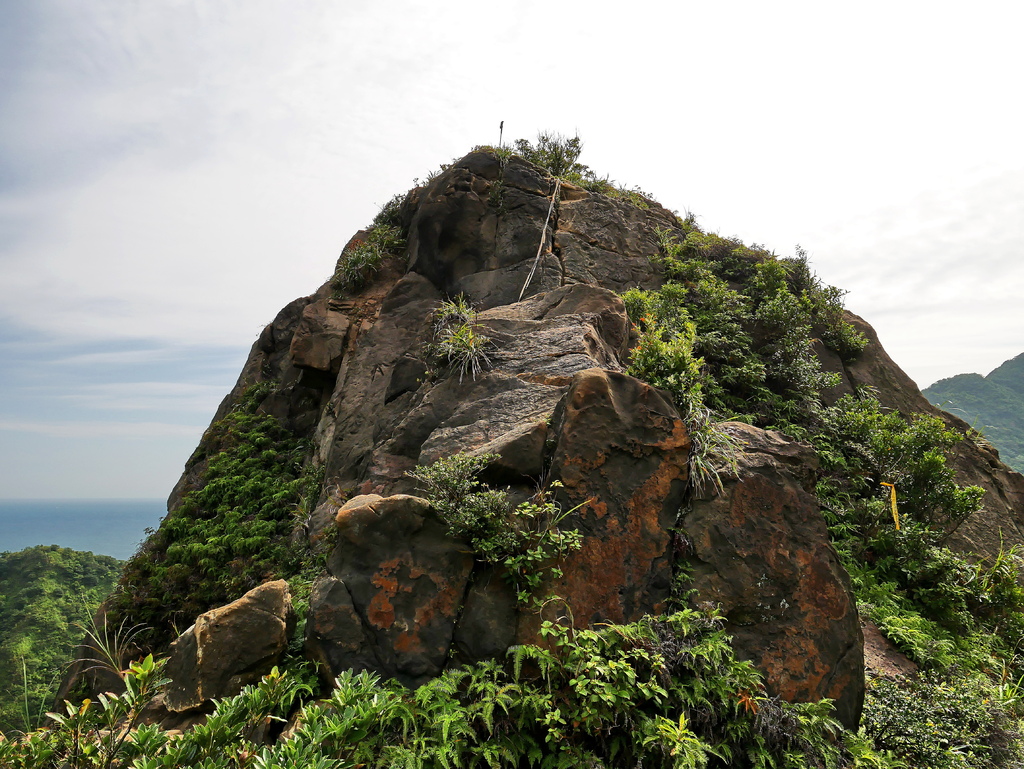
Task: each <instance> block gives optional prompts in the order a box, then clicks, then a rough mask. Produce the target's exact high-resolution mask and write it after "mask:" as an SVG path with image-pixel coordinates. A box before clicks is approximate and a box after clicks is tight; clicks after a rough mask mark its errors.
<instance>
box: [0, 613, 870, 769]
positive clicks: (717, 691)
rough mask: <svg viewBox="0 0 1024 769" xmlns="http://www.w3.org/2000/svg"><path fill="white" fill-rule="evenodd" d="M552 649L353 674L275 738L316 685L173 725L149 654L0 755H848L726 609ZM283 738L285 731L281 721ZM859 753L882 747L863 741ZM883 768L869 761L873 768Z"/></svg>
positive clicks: (9, 760) (146, 759)
mask: <svg viewBox="0 0 1024 769" xmlns="http://www.w3.org/2000/svg"><path fill="white" fill-rule="evenodd" d="M543 633H544V635H545V636H546V638H547V642H546V644H545V646H543V647H541V646H520V647H516V648H515V649H513V650H511V651H510V656H509V659H508V660H507V661H506V662H505V663H504V664H501V663H498V662H485V663H480V664H477V665H474V666H472V667H467V668H458V669H453V670H448V671H446V672H445V673H443V674H442V675H441V676H439V677H438V678H436V679H434V680H433V681H431V682H429V683H427V684H425V685H424V686H421V687H420V688H419V689H417V690H415V691H409V690H407V689H405V688H404V687H402V686H401V685H399V684H397V683H396V682H382V681H381V680H380V679H378V678H377V677H376V676H375V675H373V674H370V673H366V672H362V673H358V674H354V673H351V672H346V673H343V674H342V675H341V676H340V677H339V678H338V679H337V682H336V689H335V690H334V692H333V693H332V694H331V696H330V697H329V698H328V699H326V700H322V701H319V702H314V703H310V704H308V705H306V706H305V707H304V708H303V709H302V710H301V711H300V712H299V713H298V714H297V717H296V720H295V724H296V726H295V727H294V728H293V729H292V730H290V732H289V733H288V734H287V736H282V737H281V738H280V739H278V740H277V741H276V742H273V743H272V744H266V742H265V741H264V740H265V737H264V736H263V735H266V734H267V731H266V729H265V727H264V725H265V724H268V723H273V722H274V721H278V722H280V721H281V720H282V719H284V718H285V717H287V716H288V715H289V714H290V713H291V712H292V711H293V710H294V708H295V706H296V703H297V702H298V700H299V698H301V697H302V696H303V695H305V694H308V693H309V692H308V690H307V689H305V688H304V687H303V686H302V685H301V684H297V683H296V682H295V681H294V680H293V679H292V678H291V677H290V676H289V675H288V674H286V673H280V672H278V671H277V670H276V669H275V670H274V671H273V672H272V673H271V674H270V675H268V676H267V677H266V678H264V680H263V681H262V682H261V683H260V684H258V685H256V686H250V687H247V688H246V689H244V690H243V691H242V692H241V693H240V694H239V695H237V696H235V697H229V698H225V699H223V700H221V701H219V702H218V703H217V704H216V709H215V710H214V712H213V713H212V714H211V715H210V716H209V717H208V718H207V720H206V721H205V723H203V724H200V725H198V726H196V727H194V728H192V729H191V730H189V731H187V732H185V733H183V734H178V735H175V736H172V735H171V734H170V733H168V732H165V731H163V730H162V729H160V728H158V727H155V726H139V725H138V723H139V719H138V713H139V709H140V703H143V702H144V701H145V699H146V696H147V695H148V694H149V693H151V692H152V691H153V689H154V687H155V686H156V685H157V684H158V683H159V682H158V680H157V679H158V677H159V672H160V666H159V664H158V663H153V661H152V659H151V658H150V659H147V660H145V661H143V662H142V663H137V664H136V665H135V666H133V667H132V669H131V670H130V671H129V674H128V677H127V679H128V692H127V693H126V694H125V695H124V696H122V697H110V696H104V698H102V699H101V700H100V701H99V702H98V703H85V704H83V705H82V706H81V707H75V706H68V708H67V713H66V714H54V722H55V723H54V725H53V727H52V728H51V729H48V730H40V731H36V732H33V733H31V734H29V735H26V736H25V737H23V738H21V739H17V740H11V741H0V765H3V766H5V767H6V766H9V767H12V769H22V768H24V769H28V768H29V767H43V766H56V765H65V766H68V767H73V768H74V769H79V768H82V769H84V768H85V767H108V766H127V765H129V763H130V764H131V765H132V766H134V767H136V768H137V769H170V768H171V767H181V766H193V767H204V768H205V769H249V768H250V767H251V768H253V769H271V768H272V767H280V768H281V769H284V768H285V767H287V768H288V769H293V768H294V767H300V766H301V767H315V768H321V769H326V768H328V767H330V768H331V769H342V768H346V769H347V768H349V767H352V768H354V767H358V766H365V767H422V768H424V769H426V768H428V767H429V768H431V769H433V768H434V767H465V768H467V769H468V768H470V767H480V768H481V769H482V767H508V768H509V769H512V768H514V767H542V768H544V769H577V768H578V767H581V766H590V767H619V766H644V767H650V769H670V768H671V769H698V768H704V767H712V768H718V767H727V766H744V767H752V768H756V769H784V768H785V769H797V767H800V768H803V767H812V768H813V767H820V768H824V767H839V766H841V765H843V763H844V759H843V756H842V753H841V748H840V743H839V741H838V735H839V733H840V728H839V726H838V724H837V723H836V722H835V721H834V720H833V719H832V718H831V705H830V703H828V702H827V701H824V702H821V703H813V704H803V705H788V704H785V703H781V702H779V701H777V700H774V699H771V698H769V697H767V696H766V695H765V694H764V690H763V687H762V684H761V678H760V675H759V674H758V673H757V671H756V670H755V669H754V667H753V666H752V665H751V664H750V663H748V662H740V661H738V660H736V658H735V657H734V655H733V652H732V649H731V648H730V646H729V642H728V638H727V637H726V636H725V635H724V633H723V632H722V630H721V619H720V617H718V616H717V615H715V614H705V613H700V612H696V611H693V610H688V611H684V612H680V613H678V614H673V615H670V616H665V617H660V618H645V619H643V620H641V621H640V622H637V623H633V624H630V625H611V626H606V627H604V628H602V629H601V630H573V629H570V628H566V627H561V626H558V625H554V624H551V623H545V625H544V628H543ZM271 734H272V732H271ZM859 754H860V755H861V756H862V757H863V756H869V755H871V753H870V751H869V750H867V749H865V748H864V747H863V745H861V746H860V747H859ZM858 765H861V766H867V765H868V764H866V763H861V764H858Z"/></svg>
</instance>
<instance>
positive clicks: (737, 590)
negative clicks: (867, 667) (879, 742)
mask: <svg viewBox="0 0 1024 769" xmlns="http://www.w3.org/2000/svg"><path fill="white" fill-rule="evenodd" d="M728 432H729V433H730V434H731V435H733V437H735V438H736V439H737V440H738V441H739V443H740V446H741V447H742V450H741V451H740V453H739V457H738V462H737V474H736V477H735V478H733V479H730V480H728V481H726V482H725V484H724V490H723V491H722V493H715V492H714V489H711V490H709V492H706V493H705V494H704V495H702V496H701V498H697V499H693V500H692V501H691V504H690V510H689V511H688V512H687V513H686V514H685V515H684V516H683V518H682V531H683V533H684V535H685V538H686V539H685V542H684V543H683V545H682V547H683V549H684V551H685V554H686V555H685V559H686V562H687V563H688V565H689V569H690V576H691V578H692V588H693V589H694V590H695V591H696V595H697V596H699V600H701V601H707V602H709V603H711V604H716V605H718V606H719V607H720V608H721V610H722V612H723V613H724V614H725V616H726V620H727V624H726V629H727V631H728V632H729V634H730V635H731V636H732V637H733V641H734V646H735V648H736V649H737V652H738V653H739V655H740V656H741V657H742V658H745V659H749V660H751V661H752V662H753V663H754V664H755V665H757V667H759V668H760V669H762V670H764V671H765V673H766V677H767V678H766V680H767V683H768V687H769V691H770V692H771V693H772V694H776V695H778V696H781V697H782V698H783V699H785V700H790V701H804V700H808V699H812V698H815V697H818V698H820V697H822V696H825V697H829V698H831V699H834V700H835V701H836V711H837V716H838V717H839V719H840V720H841V721H842V722H843V723H844V724H846V725H847V726H851V725H855V724H856V723H857V722H858V721H859V719H860V710H861V705H862V703H863V695H864V690H863V679H864V658H863V640H862V637H861V631H860V626H859V620H858V616H857V607H856V606H855V605H854V602H853V601H852V600H851V596H850V584H849V577H848V576H847V575H846V571H845V570H844V569H843V567H842V566H841V565H840V563H839V558H838V556H837V555H836V553H835V551H834V550H833V549H832V546H831V545H830V544H829V540H828V531H827V530H826V527H825V522H824V520H823V519H822V517H821V515H820V513H819V510H818V504H817V500H816V499H815V497H814V496H813V495H812V493H811V491H812V489H813V484H814V481H815V470H816V469H817V460H816V458H815V456H814V454H813V453H812V452H811V451H810V450H809V449H807V448H806V447H803V446H801V445H800V444H797V443H793V442H792V441H788V440H786V439H785V438H783V436H782V435H781V434H779V433H774V432H766V431H764V430H759V429H757V428H756V427H751V426H750V425H745V424H740V423H728Z"/></svg>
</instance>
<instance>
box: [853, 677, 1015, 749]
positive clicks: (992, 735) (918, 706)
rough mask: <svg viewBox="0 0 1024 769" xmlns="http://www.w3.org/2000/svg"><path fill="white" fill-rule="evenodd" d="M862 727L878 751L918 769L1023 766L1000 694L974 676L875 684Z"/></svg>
mask: <svg viewBox="0 0 1024 769" xmlns="http://www.w3.org/2000/svg"><path fill="white" fill-rule="evenodd" d="M863 729H864V732H865V733H866V734H867V735H868V736H870V737H871V738H872V739H873V740H874V743H875V745H876V746H877V747H879V748H881V749H884V750H890V751H892V752H893V753H895V754H897V755H899V756H900V757H901V758H903V759H905V760H906V761H907V762H908V763H909V764H910V765H911V766H914V767H925V766H926V767H929V769H947V768H948V769H954V768H956V767H977V768H978V769H988V768H989V767H1003V766H1019V765H1020V764H1019V762H1020V761H1021V759H1022V758H1024V755H1022V754H1021V752H1020V744H1019V743H1020V734H1019V733H1018V732H1017V725H1016V724H1015V723H1013V721H1012V720H1011V719H1010V717H1009V716H1008V715H1007V712H1006V708H1005V702H1004V701H1003V700H1002V699H1001V697H1000V693H999V692H998V691H997V690H995V689H994V688H993V687H992V685H991V684H990V683H989V682H988V681H986V680H985V679H984V678H980V677H975V676H964V675H956V674H953V675H949V676H941V677H940V676H935V675H928V676H924V677H922V678H921V679H919V680H912V681H901V682H893V681H887V680H884V679H875V680H872V681H870V685H869V687H868V692H867V697H866V699H865V703H864V717H863Z"/></svg>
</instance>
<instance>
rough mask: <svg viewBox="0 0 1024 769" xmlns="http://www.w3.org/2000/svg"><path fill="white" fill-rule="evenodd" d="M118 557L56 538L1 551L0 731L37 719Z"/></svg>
mask: <svg viewBox="0 0 1024 769" xmlns="http://www.w3.org/2000/svg"><path fill="white" fill-rule="evenodd" d="M120 574H121V562H120V561H118V560H117V559H116V558H111V557H110V556H106V555H93V554H92V553H84V552H79V551H77V550H69V549H67V548H63V547H58V546H57V545H41V546H39V547H30V548H28V549H27V550H21V551H20V552H16V553H0V731H3V732H10V731H12V730H24V729H28V728H31V727H34V726H36V725H38V724H39V723H40V722H41V721H42V720H43V718H42V716H43V713H45V712H46V711H47V710H49V709H50V707H51V706H52V704H53V703H52V700H53V695H54V693H55V692H56V691H57V684H58V683H60V678H61V676H62V675H63V673H64V671H65V669H66V666H67V664H68V662H69V657H70V654H71V651H72V647H73V645H74V644H76V643H77V642H78V641H79V639H80V638H81V637H82V633H83V631H82V628H81V627H79V623H80V624H81V625H82V626H88V623H89V620H90V618H91V617H92V615H93V612H95V610H96V607H97V606H99V604H100V601H102V600H103V599H104V598H106V597H107V595H108V594H109V593H110V591H111V590H112V589H113V587H114V584H115V583H116V582H117V579H118V577H119V576H120Z"/></svg>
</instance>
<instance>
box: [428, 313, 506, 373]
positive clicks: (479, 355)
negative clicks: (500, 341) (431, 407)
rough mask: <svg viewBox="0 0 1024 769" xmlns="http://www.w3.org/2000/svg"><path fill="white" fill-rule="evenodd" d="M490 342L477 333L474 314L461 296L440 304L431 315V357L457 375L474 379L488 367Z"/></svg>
mask: <svg viewBox="0 0 1024 769" xmlns="http://www.w3.org/2000/svg"><path fill="white" fill-rule="evenodd" d="M490 343H491V340H490V339H489V338H488V337H486V336H484V335H483V334H481V333H480V332H478V331H477V330H476V311H475V310H474V309H473V308H472V307H471V306H470V304H469V302H468V300H467V299H466V298H465V297H464V296H458V297H456V298H455V299H453V300H450V301H446V302H442V303H441V306H440V307H438V308H437V310H436V311H435V312H434V342H433V344H432V350H433V354H434V355H436V356H437V357H438V358H439V359H440V360H442V361H443V362H444V363H446V364H448V365H450V366H451V367H452V368H453V369H455V370H456V371H458V372H459V382H462V380H463V378H464V377H465V376H466V375H467V374H469V376H470V377H471V378H472V379H476V378H477V377H478V376H479V375H480V373H481V372H482V371H483V368H484V366H486V365H488V364H489V363H490V359H489V357H488V355H487V347H488V346H489V345H490Z"/></svg>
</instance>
